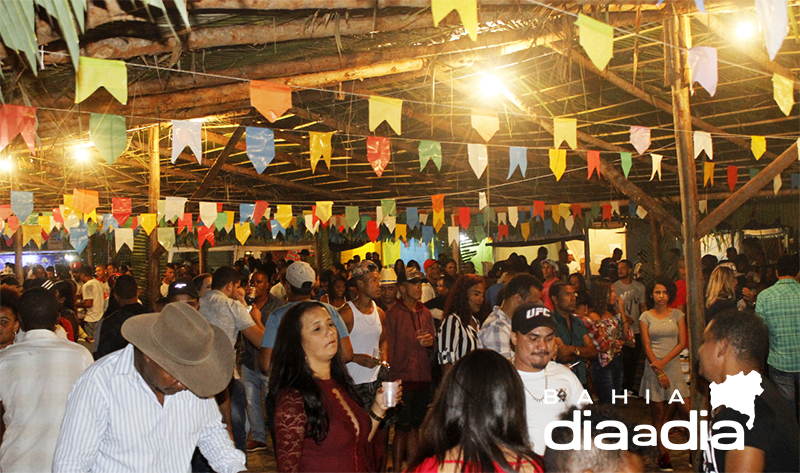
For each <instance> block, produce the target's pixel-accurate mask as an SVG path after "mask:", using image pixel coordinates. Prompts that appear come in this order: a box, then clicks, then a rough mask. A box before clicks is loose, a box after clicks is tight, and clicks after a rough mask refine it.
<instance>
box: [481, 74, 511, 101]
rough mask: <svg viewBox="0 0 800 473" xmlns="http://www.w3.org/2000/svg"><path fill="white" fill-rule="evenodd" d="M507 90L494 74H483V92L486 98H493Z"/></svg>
mask: <svg viewBox="0 0 800 473" xmlns="http://www.w3.org/2000/svg"><path fill="white" fill-rule="evenodd" d="M504 89H505V86H503V83H502V82H500V79H498V78H497V77H496V76H494V75H493V74H486V73H484V74H481V92H482V93H483V95H484V96H486V97H493V96H495V95H497V94H499V93H502V91H503V90H504Z"/></svg>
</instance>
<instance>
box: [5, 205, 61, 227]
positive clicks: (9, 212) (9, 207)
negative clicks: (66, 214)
mask: <svg viewBox="0 0 800 473" xmlns="http://www.w3.org/2000/svg"><path fill="white" fill-rule="evenodd" d="M10 216H11V204H5V205H0V220H8V217H10ZM61 223H64V222H63V221H62V222H61Z"/></svg>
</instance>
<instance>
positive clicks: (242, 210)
mask: <svg viewBox="0 0 800 473" xmlns="http://www.w3.org/2000/svg"><path fill="white" fill-rule="evenodd" d="M255 212H256V204H239V223H244V222H246V221H247V220H248V219H250V220H253V214H255Z"/></svg>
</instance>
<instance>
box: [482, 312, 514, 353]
mask: <svg viewBox="0 0 800 473" xmlns="http://www.w3.org/2000/svg"><path fill="white" fill-rule="evenodd" d="M478 348H488V349H489V350H494V351H496V352H497V353H500V354H501V355H503V356H504V357H506V358H508V359H509V360H510V359H511V358H512V357H513V356H514V350H513V349H511V319H509V318H508V315H506V313H505V312H503V311H502V310H501V309H500V307H499V306H494V310H492V313H491V314H489V316H488V317H486V320H484V321H483V325H482V326H481V330H480V331H479V332H478Z"/></svg>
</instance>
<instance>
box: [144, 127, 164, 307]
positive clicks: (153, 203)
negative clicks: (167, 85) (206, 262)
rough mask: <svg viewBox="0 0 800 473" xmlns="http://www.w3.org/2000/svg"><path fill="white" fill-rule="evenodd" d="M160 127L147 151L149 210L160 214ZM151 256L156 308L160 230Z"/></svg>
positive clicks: (151, 284)
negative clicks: (148, 159)
mask: <svg viewBox="0 0 800 473" xmlns="http://www.w3.org/2000/svg"><path fill="white" fill-rule="evenodd" d="M158 140H159V126H158V125H156V126H154V127H152V128H150V129H149V130H148V140H147V149H148V154H149V157H150V189H149V193H148V200H147V210H148V212H150V213H154V214H158V199H159V197H160V195H161V177H160V176H161V162H160V159H161V155H160V154H159V146H158ZM148 241H149V247H150V255H149V258H148V260H147V295H148V299H149V303H150V307H155V305H156V301H157V300H158V298H159V297H161V269H160V267H159V260H160V259H161V255H162V254H163V253H164V248H163V247H162V246H161V245H160V244H159V243H158V229H157V228H156V229H153V232H152V233H150V237H149V240H148Z"/></svg>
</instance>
